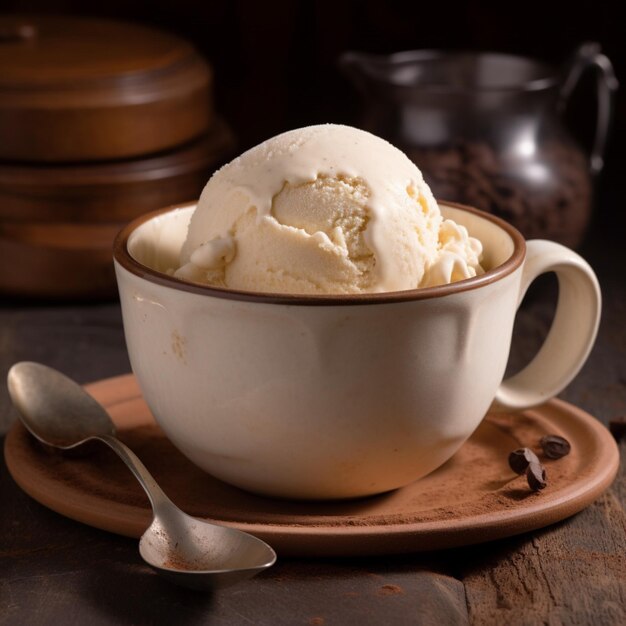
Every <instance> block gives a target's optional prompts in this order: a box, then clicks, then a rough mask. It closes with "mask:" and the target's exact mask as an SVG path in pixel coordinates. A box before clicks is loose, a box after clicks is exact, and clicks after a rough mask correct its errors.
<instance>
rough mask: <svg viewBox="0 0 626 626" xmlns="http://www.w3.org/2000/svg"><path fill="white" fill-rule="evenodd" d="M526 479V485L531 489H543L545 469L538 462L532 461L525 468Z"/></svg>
mask: <svg viewBox="0 0 626 626" xmlns="http://www.w3.org/2000/svg"><path fill="white" fill-rule="evenodd" d="M526 480H527V481H528V486H529V487H530V488H531V489H532V490H533V491H539V490H540V489H545V486H546V484H547V483H546V470H545V469H544V467H543V465H541V463H539V462H535V461H532V462H531V463H529V464H528V467H527V468H526Z"/></svg>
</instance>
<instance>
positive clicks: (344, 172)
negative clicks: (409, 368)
mask: <svg viewBox="0 0 626 626" xmlns="http://www.w3.org/2000/svg"><path fill="white" fill-rule="evenodd" d="M481 252H482V246H481V244H480V242H479V241H478V240H477V239H475V238H473V237H470V236H469V234H468V232H467V230H466V229H465V228H464V227H463V226H461V225H458V224H456V223H454V222H453V221H451V220H444V219H443V217H442V215H441V212H440V210H439V207H438V205H437V203H436V201H435V199H434V198H433V195H432V193H431V191H430V189H429V188H428V186H427V185H426V183H425V182H424V179H423V177H422V174H421V172H420V171H419V170H418V168H417V167H416V166H415V165H414V164H413V163H412V162H411V161H410V160H409V159H408V158H407V157H406V156H405V155H404V154H403V153H402V152H401V151H400V150H398V149H397V148H395V147H394V146H392V145H391V144H390V143H388V142H387V141H385V140H383V139H381V138H379V137H376V136H374V135H372V134H370V133H368V132H365V131H362V130H358V129H356V128H351V127H349V126H340V125H335V124H325V125H320V126H308V127H306V128H301V129H297V130H292V131H289V132H286V133H283V134H281V135H278V136H276V137H273V138H272V139H269V140H267V141H265V142H264V143H262V144H260V145H258V146H256V147H254V148H252V149H250V150H248V151H247V152H245V153H244V154H242V155H241V156H239V157H238V158H236V159H235V160H233V161H232V162H230V163H228V164H227V165H225V166H224V167H222V168H221V169H220V170H218V171H217V172H216V173H215V174H214V175H213V176H212V177H211V179H210V180H209V182H208V183H207V185H206V187H205V188H204V191H203V192H202V195H201V197H200V200H199V202H198V206H197V208H196V209H195V211H194V213H193V216H192V218H191V222H190V224H189V231H188V234H187V239H186V240H185V243H184V245H183V248H182V251H181V258H180V261H181V265H180V267H179V268H178V269H177V270H176V271H175V274H174V275H175V276H176V277H178V278H181V279H185V280H189V281H193V282H199V283H207V284H210V285H214V286H217V287H227V288H230V289H238V290H246V291H257V292H258V291H261V292H269V293H302V294H350V293H373V292H387V291H399V290H404V289H415V288H417V287H429V286H435V285H440V284H446V283H450V282H454V281H457V280H462V279H464V278H470V277H472V276H475V275H477V274H480V273H482V272H483V270H482V268H481V266H480V256H481Z"/></svg>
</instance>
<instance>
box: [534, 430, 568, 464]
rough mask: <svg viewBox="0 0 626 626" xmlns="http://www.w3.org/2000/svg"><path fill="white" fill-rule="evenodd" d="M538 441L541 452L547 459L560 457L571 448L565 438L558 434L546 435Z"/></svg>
mask: <svg viewBox="0 0 626 626" xmlns="http://www.w3.org/2000/svg"><path fill="white" fill-rule="evenodd" d="M539 443H540V444H541V447H542V449H543V453H544V454H545V455H546V456H547V457H548V458H549V459H560V458H561V457H564V456H566V455H567V454H569V452H570V450H571V448H572V447H571V446H570V444H569V441H568V440H567V439H564V438H563V437H559V436H558V435H546V436H545V437H542V438H541V441H540V442H539Z"/></svg>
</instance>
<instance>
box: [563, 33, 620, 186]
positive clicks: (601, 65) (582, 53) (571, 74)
mask: <svg viewBox="0 0 626 626" xmlns="http://www.w3.org/2000/svg"><path fill="white" fill-rule="evenodd" d="M589 68H593V69H595V70H596V76H597V80H596V96H597V99H598V116H597V120H596V134H595V137H594V140H593V144H592V148H591V155H590V157H589V169H590V171H591V174H592V175H596V174H599V173H600V171H601V170H602V168H603V167H604V149H605V147H606V140H607V137H608V134H609V127H610V125H611V119H612V117H613V97H614V94H615V91H616V90H617V88H618V86H619V83H618V82H617V79H616V78H615V72H614V71H613V65H612V63H611V61H609V59H608V57H606V56H605V55H604V54H602V52H601V47H600V44H599V43H596V42H592V41H588V42H586V43H583V44H582V45H581V46H580V47H579V48H578V50H576V52H575V53H574V58H573V59H572V60H571V61H570V63H569V64H568V67H567V69H566V72H565V78H564V80H563V82H562V84H561V91H560V94H559V110H561V111H562V110H563V109H564V108H565V106H566V104H567V102H568V100H569V98H570V96H571V94H572V92H573V91H574V88H575V87H576V85H577V84H578V81H579V80H580V78H581V76H582V75H583V74H584V73H585V71H586V70H587V69H589Z"/></svg>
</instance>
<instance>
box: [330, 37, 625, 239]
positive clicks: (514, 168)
mask: <svg viewBox="0 0 626 626" xmlns="http://www.w3.org/2000/svg"><path fill="white" fill-rule="evenodd" d="M340 65H341V67H342V68H343V70H344V71H345V72H346V73H347V74H348V76H349V77H350V78H351V79H352V80H353V82H354V83H355V85H356V87H357V88H358V90H359V91H360V93H361V94H362V96H363V98H364V101H365V102H364V103H365V108H364V115H363V119H362V126H363V127H364V128H365V129H367V130H370V131H371V132H373V133H375V134H377V135H380V136H382V137H385V138H387V139H388V140H389V141H391V143H393V144H394V145H396V146H398V147H399V148H400V149H402V150H403V151H404V152H405V153H406V154H407V155H408V156H409V157H410V158H411V159H412V160H413V161H414V162H415V163H416V165H417V166H418V167H419V168H420V170H421V171H422V173H423V174H424V178H425V179H426V182H427V183H428V184H429V185H430V187H431V189H432V190H433V193H434V195H435V197H437V198H439V199H441V200H454V201H457V202H462V203H465V204H469V205H472V206H475V207H478V208H480V209H483V210H485V211H489V212H491V213H495V214H497V215H500V216H501V217H503V218H504V219H506V220H507V221H509V222H511V223H512V224H514V225H515V226H516V227H517V228H519V229H520V230H521V231H522V232H523V234H524V235H525V236H526V237H527V238H537V237H539V238H547V239H553V240H555V241H559V242H561V243H563V244H565V245H567V246H570V247H576V246H577V245H578V244H579V243H580V241H581V239H582V238H583V235H584V233H585V231H586V228H587V225H588V222H589V218H590V216H591V207H592V179H593V177H594V176H595V175H596V174H597V173H599V172H600V170H601V169H602V166H603V153H604V147H605V143H606V138H607V133H608V128H609V123H610V119H611V113H612V99H613V98H612V96H613V92H614V91H615V89H616V88H617V81H616V79H615V76H614V73H613V69H612V66H611V63H610V61H609V60H608V59H607V57H606V56H604V55H603V54H601V52H600V47H599V45H598V44H594V43H587V44H583V45H582V46H580V48H579V49H578V50H577V51H576V53H575V54H574V55H573V58H572V60H571V61H570V62H569V63H568V64H567V65H566V67H565V68H564V69H562V70H556V69H555V68H552V67H550V66H548V65H545V64H543V63H540V62H538V61H535V60H531V59H528V58H524V57H518V56H513V55H507V54H496V53H468V52H443V51H433V50H418V51H411V52H402V53H398V54H392V55H390V56H387V57H380V56H374V55H369V54H361V53H355V52H348V53H345V54H344V55H343V56H342V57H341V59H340ZM588 68H595V70H596V72H597V98H598V106H597V110H598V116H597V122H596V134H595V140H594V143H593V147H592V151H591V154H590V155H589V156H588V155H586V154H585V152H584V151H583V150H582V148H581V147H580V146H579V145H578V144H577V143H576V141H575V140H574V138H573V136H572V135H571V134H570V132H569V131H568V130H567V128H566V127H565V125H564V124H563V120H562V119H561V118H562V115H561V113H562V112H563V109H564V108H565V106H566V103H567V101H568V99H569V96H570V94H571V93H572V91H573V90H574V88H575V86H576V84H577V83H578V80H579V79H580V77H581V75H582V74H583V72H584V71H585V70H587V69H588Z"/></svg>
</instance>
